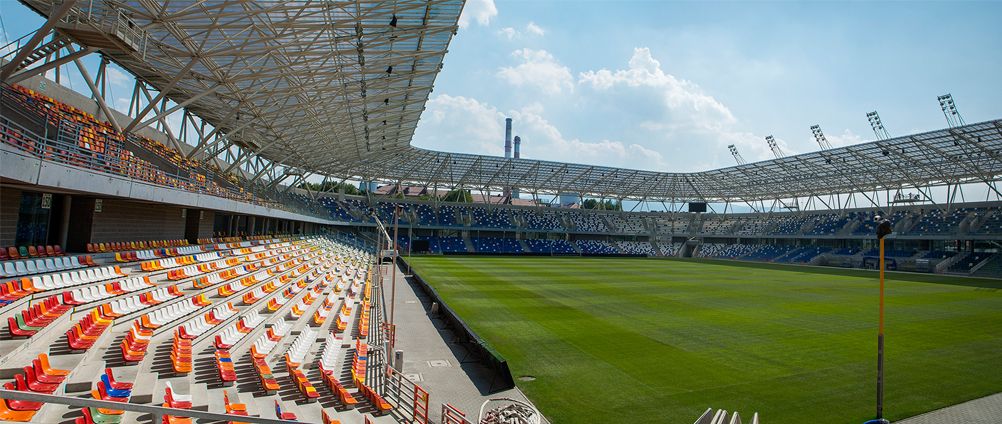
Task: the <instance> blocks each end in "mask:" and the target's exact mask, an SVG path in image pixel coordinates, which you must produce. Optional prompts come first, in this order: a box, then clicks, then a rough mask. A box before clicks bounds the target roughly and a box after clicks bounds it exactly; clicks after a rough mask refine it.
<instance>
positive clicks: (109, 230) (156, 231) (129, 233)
mask: <svg viewBox="0 0 1002 424" xmlns="http://www.w3.org/2000/svg"><path fill="white" fill-rule="evenodd" d="M102 203H103V205H102V210H101V212H94V226H93V230H92V232H91V242H92V243H104V242H111V241H130V240H165V239H167V240H174V239H182V238H184V224H185V220H184V218H182V217H181V209H182V208H180V207H177V206H169V205H159V204H150V203H139V202H129V201H124V200H117V199H102ZM76 218H77V217H75V216H74V217H71V218H70V222H71V224H70V225H72V222H73V220H74V219H76Z"/></svg>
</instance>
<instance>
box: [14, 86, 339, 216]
mask: <svg viewBox="0 0 1002 424" xmlns="http://www.w3.org/2000/svg"><path fill="white" fill-rule="evenodd" d="M5 88H6V87H5ZM2 91H3V97H4V99H3V101H4V102H6V101H10V102H14V103H18V102H20V101H21V100H20V99H21V96H20V93H17V92H16V91H15V90H6V89H5V90H2ZM11 109H13V110H15V111H16V110H17V109H18V108H11ZM18 116H21V117H24V118H27V119H29V120H31V121H34V122H36V123H38V124H39V125H41V126H43V127H44V128H45V131H46V133H47V134H46V136H40V135H38V134H37V133H35V131H32V130H29V129H27V128H25V127H23V126H22V125H20V124H18V123H16V122H14V121H12V120H10V119H7V118H6V117H3V116H0V130H2V131H3V132H5V133H6V132H7V131H6V130H7V129H8V127H13V129H16V130H17V135H18V136H19V138H20V140H18V141H21V142H26V143H23V144H28V145H31V146H32V148H31V149H25V148H24V146H17V147H21V148H22V150H27V151H28V152H29V153H31V154H34V155H37V156H42V157H43V158H44V159H49V160H54V161H57V162H60V163H67V164H70V165H74V166H80V167H84V168H87V169H91V170H96V171H100V172H108V173H114V174H117V175H119V176H123V177H126V178H129V179H132V180H138V181H144V182H148V183H153V184H157V185H162V186H167V187H172V188H179V189H183V190H186V191H190V192H195V193H203V194H209V195H213V196H219V197H224V198H229V199H234V200H240V201H244V202H248V203H252V204H257V205H262V206H267V207H273V208H279V209H284V210H288V211H292V212H297V213H302V214H304V215H313V216H317V217H322V218H323V217H325V216H324V214H323V208H320V207H318V206H319V205H316V206H314V207H311V206H310V205H308V204H304V203H303V202H302V201H301V200H300V199H296V198H295V197H293V196H290V195H288V194H286V193H280V192H279V191H277V190H274V191H272V192H271V193H257V194H256V193H254V192H253V191H255V190H253V189H252V188H249V189H246V190H239V189H234V188H230V187H226V186H225V185H223V184H222V183H220V181H223V180H225V178H222V176H221V175H219V174H218V173H217V172H215V171H213V170H211V169H208V168H203V167H198V168H194V169H191V168H186V167H182V166H177V165H175V164H173V163H171V165H172V166H171V168H173V171H172V170H168V169H164V168H163V167H160V166H156V165H154V164H152V163H148V161H145V159H143V162H139V161H123V160H121V158H120V157H118V156H117V154H120V153H124V152H134V151H135V148H138V149H141V150H143V151H145V152H147V153H150V154H152V155H159V153H157V152H155V151H153V150H151V149H150V148H149V147H148V146H146V145H145V144H144V143H143V142H142V141H141V140H140V138H139V137H138V136H137V135H135V134H131V133H129V134H124V135H120V136H119V137H115V136H110V135H109V134H105V133H103V132H97V131H91V132H90V134H89V136H90V140H89V141H90V142H91V143H92V144H95V145H96V144H100V145H102V146H103V149H101V150H104V151H103V152H97V151H93V150H91V149H87V148H84V147H80V146H78V142H80V133H81V131H82V130H84V129H92V128H91V127H89V126H84V125H81V124H78V123H75V122H73V121H71V120H68V119H64V118H62V117H60V116H49V115H44V116H39V115H37V114H36V113H31V114H24V113H19V114H18ZM53 118H54V119H55V120H56V122H55V123H53V122H52V120H53ZM51 127H55V131H50V130H49V128H51ZM5 135H7V136H8V137H10V136H11V135H10V134H5ZM16 144H22V143H16ZM16 144H15V145H16ZM71 153H72V154H71ZM137 159H140V158H137ZM163 159H164V160H168V161H169V159H167V158H163ZM129 172H131V174H130V173H129ZM195 174H198V175H200V176H201V177H202V178H201V180H199V179H196V178H194V175H195ZM210 184H211V185H210ZM226 184H232V183H230V182H229V181H226ZM265 195H267V196H265Z"/></svg>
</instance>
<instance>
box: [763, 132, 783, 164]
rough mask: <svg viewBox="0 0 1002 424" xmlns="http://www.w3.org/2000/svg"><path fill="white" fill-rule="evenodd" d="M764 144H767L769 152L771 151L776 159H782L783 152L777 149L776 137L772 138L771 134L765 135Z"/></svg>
mask: <svg viewBox="0 0 1002 424" xmlns="http://www.w3.org/2000/svg"><path fill="white" fill-rule="evenodd" d="M765 142H766V143H768V144H769V150H772V154H773V155H775V156H776V159H782V158H783V156H785V155H784V154H783V150H782V149H780V148H779V143H776V137H773V136H772V135H771V134H770V135H767V136H765Z"/></svg>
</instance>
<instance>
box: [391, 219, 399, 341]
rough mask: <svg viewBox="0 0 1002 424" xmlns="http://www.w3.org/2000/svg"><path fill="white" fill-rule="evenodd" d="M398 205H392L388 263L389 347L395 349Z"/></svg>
mask: <svg viewBox="0 0 1002 424" xmlns="http://www.w3.org/2000/svg"><path fill="white" fill-rule="evenodd" d="M399 234H400V205H399V204H394V205H393V244H392V246H393V258H392V260H391V261H390V272H392V273H393V275H392V276H390V287H391V288H390V328H391V329H393V330H394V331H393V332H391V333H390V334H391V338H390V347H391V348H396V346H397V334H396V333H397V332H396V325H395V322H396V321H394V320H393V316H394V315H393V313H394V312H395V311H396V309H397V255H398V254H399V253H400V249H399V248H398V247H399V246H397V242H398V240H400V236H399Z"/></svg>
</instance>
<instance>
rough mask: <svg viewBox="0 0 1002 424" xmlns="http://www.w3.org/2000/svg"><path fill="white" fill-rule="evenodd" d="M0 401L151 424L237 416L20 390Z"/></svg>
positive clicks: (264, 421)
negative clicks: (134, 415)
mask: <svg viewBox="0 0 1002 424" xmlns="http://www.w3.org/2000/svg"><path fill="white" fill-rule="evenodd" d="M0 399H9V400H24V401H29V402H44V403H55V404H60V405H68V406H79V407H93V408H102V409H114V410H118V411H130V412H139V413H146V414H151V416H152V420H151V421H150V422H151V423H154V424H160V422H161V420H162V419H163V416H165V415H170V416H174V417H191V418H201V419H207V420H214V421H226V422H229V421H232V420H233V418H234V417H236V415H232V414H218V413H215V412H203V411H197V410H193V409H177V408H167V407H163V406H150V405H140V404H135V403H126V402H112V401H107V400H97V399H87V398H78V397H72V396H58V395H47V394H42V393H35V392H22V391H18V390H6V389H0ZM239 417H240V422H246V423H255V424H288V423H298V422H299V421H288V420H279V419H275V418H261V417H251V416H242V415H241V416H239Z"/></svg>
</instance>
